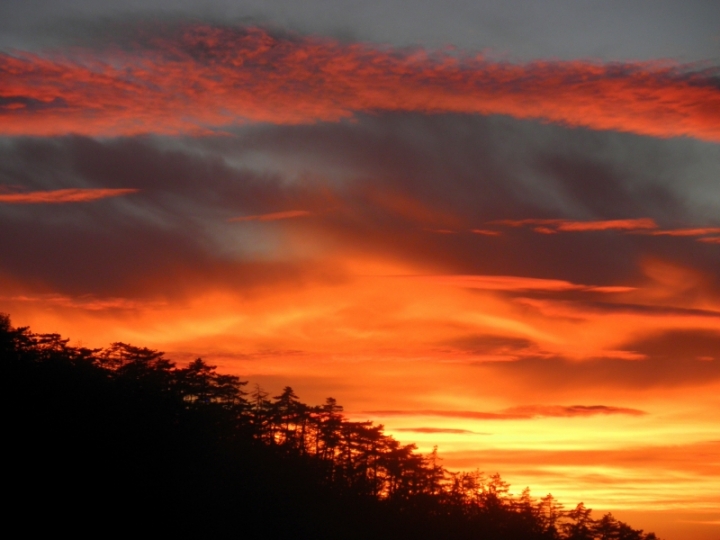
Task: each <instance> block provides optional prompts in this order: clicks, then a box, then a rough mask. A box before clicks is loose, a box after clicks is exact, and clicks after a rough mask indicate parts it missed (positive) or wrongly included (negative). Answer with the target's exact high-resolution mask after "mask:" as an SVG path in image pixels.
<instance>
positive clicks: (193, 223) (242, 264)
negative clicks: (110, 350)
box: [0, 115, 720, 309]
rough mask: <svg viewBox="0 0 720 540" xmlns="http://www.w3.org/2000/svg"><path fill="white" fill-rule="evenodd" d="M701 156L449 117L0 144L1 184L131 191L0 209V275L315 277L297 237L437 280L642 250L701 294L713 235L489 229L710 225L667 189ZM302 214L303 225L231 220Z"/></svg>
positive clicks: (608, 137)
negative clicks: (259, 273)
mask: <svg viewBox="0 0 720 540" xmlns="http://www.w3.org/2000/svg"><path fill="white" fill-rule="evenodd" d="M619 146H622V147H623V148H624V150H623V151H621V152H616V151H615V150H616V148H617V147H619ZM713 148H714V147H713V146H712V145H707V144H704V143H698V142H696V141H680V140H672V141H664V140H657V139H650V138H646V137H637V136H632V135H619V134H613V133H595V132H590V131H587V130H577V129H575V130H568V129H564V128H560V127H556V126H545V125H541V124H537V123H532V122H519V121H515V120H510V119H506V118H500V117H489V118H478V117H467V116H462V115H438V116H430V117H423V116H420V115H382V116H363V117H360V118H359V119H358V120H357V121H355V122H341V123H337V124H317V125H310V126H252V127H247V128H243V129H240V130H238V131H237V133H236V134H234V135H231V136H226V137H208V138H199V139H198V138H193V139H182V138H176V139H172V138H153V137H140V138H126V139H108V140H92V139H85V138H79V137H67V138H57V139H42V138H34V139H32V138H28V139H5V140H3V141H1V142H0V158H1V159H0V184H2V185H4V186H13V187H14V189H24V190H44V189H65V188H108V189H128V188H132V189H139V190H140V191H139V192H138V193H135V194H133V195H132V196H129V197H121V198H115V199H113V200H109V199H108V200H102V201H96V202H92V203H86V204H83V205H55V207H53V208H50V207H48V206H45V205H33V207H30V206H21V205H14V206H12V207H9V206H7V205H2V206H0V225H2V227H3V228H4V230H12V231H13V234H12V235H5V236H3V237H2V239H0V248H2V249H3V253H4V254H5V257H4V258H3V259H2V261H0V271H2V272H3V273H5V274H6V275H15V276H23V278H32V279H33V280H37V281H38V282H44V283H47V284H49V285H48V286H49V287H50V288H55V289H56V290H57V292H69V291H73V292H76V293H77V292H87V293H96V294H101V293H103V294H109V293H111V292H112V294H115V295H118V294H121V293H122V290H123V288H127V291H128V293H129V291H130V290H134V291H135V292H136V293H137V294H139V292H138V291H146V290H149V289H151V287H152V285H153V284H154V283H164V284H165V286H166V287H171V286H172V285H170V283H171V282H172V280H163V279H160V278H159V277H158V276H163V275H165V276H168V275H175V276H177V277H178V279H177V283H183V282H184V281H192V280H202V279H205V278H206V279H207V280H209V281H216V280H219V281H221V282H225V281H227V283H228V285H230V284H232V286H233V287H234V286H237V283H239V282H240V281H241V280H240V278H234V277H231V276H243V278H244V279H246V280H247V281H246V282H248V283H254V282H256V281H257V280H261V281H262V279H261V278H260V277H257V278H256V279H248V275H250V274H253V273H254V272H255V271H256V270H257V269H258V268H262V269H267V268H270V267H275V268H277V270H276V271H270V270H268V271H265V270H263V272H264V276H266V277H265V278H263V279H271V277H272V276H275V277H277V276H280V275H282V274H283V272H284V271H283V270H282V269H283V268H287V269H288V270H287V272H286V273H287V275H288V276H296V277H297V276H298V275H305V273H307V272H311V271H310V268H311V266H312V265H311V264H310V262H309V261H306V262H302V263H301V262H299V260H295V261H293V262H290V261H289V260H281V259H282V257H281V256H278V250H279V249H280V245H281V243H282V242H281V240H282V239H283V238H285V237H286V235H287V234H301V235H302V237H303V238H304V240H303V242H309V243H310V244H308V245H311V244H312V243H313V242H316V243H318V245H321V246H322V247H323V249H325V250H332V249H337V250H344V251H352V252H356V253H358V254H366V255H372V256H379V257H392V258H394V259H400V260H403V259H404V260H406V261H408V262H414V263H419V264H421V265H423V266H424V267H426V268H435V269H437V273H451V274H500V275H521V276H530V277H539V278H552V279H566V280H568V281H570V282H573V283H583V284H591V285H633V284H636V283H639V282H640V281H641V280H642V279H644V278H643V276H642V271H641V269H640V266H639V262H640V261H641V260H642V259H643V258H647V257H655V258H658V259H661V260H668V261H676V262H677V263H678V264H681V265H685V266H688V267H692V268H694V269H696V270H698V271H700V272H704V273H705V274H707V276H708V278H707V280H706V282H707V283H706V287H705V289H703V291H699V292H701V293H707V292H708V291H711V290H714V289H717V287H718V283H717V282H718V279H720V278H719V277H718V276H719V275H720V274H719V273H718V272H717V270H718V269H719V268H720V249H718V247H717V245H714V244H704V243H700V242H696V241H695V240H694V239H693V238H686V237H653V236H640V235H630V234H623V233H621V232H618V231H585V232H577V233H563V234H557V235H540V234H537V233H535V232H533V231H532V230H528V229H525V228H507V227H505V228H503V227H496V226H493V225H491V224H489V222H492V221H493V220H498V219H508V218H512V219H524V218H566V219H580V220H583V219H585V220H587V219H594V220H598V219H600V220H602V219H622V218H639V217H644V218H645V217H647V218H651V219H654V220H655V221H657V223H658V224H660V225H661V226H688V227H689V226H718V225H720V221H718V218H717V215H719V214H717V213H715V214H714V215H712V216H709V215H705V214H703V213H698V212H697V209H698V206H697V205H696V203H695V202H694V200H688V197H684V196H681V195H680V194H679V192H678V191H677V189H676V186H675V185H674V184H673V180H676V179H677V178H682V179H683V182H684V184H683V185H684V186H687V187H689V189H690V190H693V189H695V190H697V192H698V194H697V198H698V199H701V198H702V196H701V193H703V190H705V189H706V185H707V182H708V181H709V180H708V175H711V174H713V172H714V171H715V170H720V154H719V153H718V152H717V151H716V150H713ZM708 149H709V150H708ZM698 160H699V161H700V162H702V163H703V164H704V166H703V167H701V168H699V169H698V168H697V167H698ZM705 199H706V201H707V205H708V207H709V208H713V209H716V210H717V209H720V205H717V206H716V205H715V203H714V202H713V201H712V197H705ZM298 211H299V212H302V213H303V214H302V215H303V216H304V217H302V218H297V219H292V220H290V219H288V220H282V221H274V222H259V221H248V222H235V223H229V222H228V220H230V219H232V218H237V217H243V216H258V215H264V214H273V213H277V212H298ZM477 228H483V229H488V228H491V229H492V228H494V229H496V232H498V233H499V235H497V236H489V235H480V234H474V233H473V232H472V230H473V229H477ZM437 231H449V232H451V233H452V234H441V233H438V232H437ZM241 268H244V269H246V270H245V271H243V270H241ZM333 272H335V274H334V277H333V278H332V279H342V272H341V271H339V270H337V269H336V270H332V269H324V270H322V272H320V273H321V274H322V273H325V274H326V275H327V276H332V275H333ZM311 273H312V272H311ZM183 276H185V277H183ZM293 279H295V277H293ZM713 280H714V281H713ZM142 284H145V285H142ZM533 294H536V295H542V294H543V293H542V292H537V293H533ZM579 294H580V293H577V292H572V291H569V292H567V293H563V295H561V297H562V298H566V299H568V300H570V299H573V300H577V298H578V295H579ZM582 294H586V293H582ZM587 300H588V299H587V298H586V299H585V301H587ZM597 309H602V304H599V307H597ZM612 309H618V307H617V306H615V307H614V308H612ZM638 309H640V308H638ZM643 309H644V308H643ZM648 309H649V308H648Z"/></svg>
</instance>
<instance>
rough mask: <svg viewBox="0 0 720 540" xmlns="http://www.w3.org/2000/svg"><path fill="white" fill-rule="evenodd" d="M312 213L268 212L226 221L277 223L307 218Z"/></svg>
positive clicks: (291, 211) (304, 211)
mask: <svg viewBox="0 0 720 540" xmlns="http://www.w3.org/2000/svg"><path fill="white" fill-rule="evenodd" d="M311 214H312V212H309V211H307V210H286V211H284V212H270V213H267V214H256V215H253V216H240V217H234V218H230V219H228V221H230V222H242V221H278V220H280V219H292V218H298V217H307V216H309V215H311Z"/></svg>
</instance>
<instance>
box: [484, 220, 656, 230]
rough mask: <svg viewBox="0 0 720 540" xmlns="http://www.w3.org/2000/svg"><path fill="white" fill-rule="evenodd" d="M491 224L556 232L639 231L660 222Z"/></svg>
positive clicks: (530, 222)
mask: <svg viewBox="0 0 720 540" xmlns="http://www.w3.org/2000/svg"><path fill="white" fill-rule="evenodd" d="M490 224H491V225H504V226H507V227H524V226H526V225H529V226H536V229H535V230H537V231H538V232H542V233H555V232H558V231H609V230H621V231H637V230H648V229H657V228H658V224H657V223H655V220H653V219H650V218H637V219H611V220H599V221H570V220H565V219H499V220H495V221H491V222H490Z"/></svg>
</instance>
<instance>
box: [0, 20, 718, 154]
mask: <svg viewBox="0 0 720 540" xmlns="http://www.w3.org/2000/svg"><path fill="white" fill-rule="evenodd" d="M159 33H160V34H162V32H159ZM0 71H1V72H2V74H3V75H2V82H1V83H0V118H2V124H1V126H2V127H0V133H2V134H4V135H54V134H64V133H80V134H85V135H130V134H137V133H148V132H155V133H164V134H179V133H203V132H208V130H216V129H218V128H222V127H223V126H230V125H234V124H238V123H241V122H244V121H255V122H273V123H282V124H293V123H305V122H315V121H336V120H338V119H340V118H345V117H350V116H352V114H353V113H355V112H360V111H419V112H425V113H472V114H507V115H511V116H514V117H517V118H537V119H544V120H547V121H551V122H557V123H561V124H565V125H571V126H586V127H590V128H593V129H612V130H620V131H629V132H634V133H640V134H645V135H652V136H657V137H674V136H691V137H696V138H699V139H704V140H708V141H720V89H719V88H718V85H717V77H718V68H717V67H705V68H701V67H697V66H693V65H690V66H683V65H671V64H667V63H658V62H645V63H622V64H621V63H613V64H600V63H593V62H587V61H570V62H533V63H529V64H520V65H517V64H510V63H505V62H491V61H488V60H485V59H483V58H482V57H477V56H471V55H468V54H462V53H456V54H449V53H435V52H428V51H424V50H416V51H412V52H408V51H406V50H403V51H396V50H392V49H388V48H386V47H385V48H383V47H374V46H370V45H364V44H346V43H341V42H338V41H334V40H330V39H321V38H306V37H274V36H271V35H270V34H269V33H267V32H265V31H264V30H260V29H254V28H251V29H233V28H220V27H210V26H195V27H186V28H185V30H184V31H183V32H180V33H177V34H175V35H172V36H168V34H165V36H164V37H163V36H162V35H161V36H160V37H157V36H156V37H153V38H152V39H149V40H147V43H146V44H145V45H137V44H134V45H133V44H127V43H126V44H124V46H123V47H116V48H112V49H110V48H108V49H107V50H105V51H101V52H100V53H98V52H96V51H94V50H93V51H91V50H82V51H80V52H77V51H76V50H75V51H74V52H73V53H72V55H71V54H63V53H55V54H48V55H44V56H41V55H35V54H30V53H17V54H15V55H8V54H2V55H0Z"/></svg>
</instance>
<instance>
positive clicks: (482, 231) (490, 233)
mask: <svg viewBox="0 0 720 540" xmlns="http://www.w3.org/2000/svg"><path fill="white" fill-rule="evenodd" d="M470 232H472V233H474V234H481V235H483V236H500V231H493V230H490V229H472V230H471V231H470Z"/></svg>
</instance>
